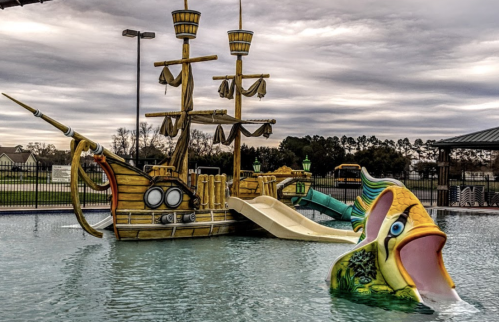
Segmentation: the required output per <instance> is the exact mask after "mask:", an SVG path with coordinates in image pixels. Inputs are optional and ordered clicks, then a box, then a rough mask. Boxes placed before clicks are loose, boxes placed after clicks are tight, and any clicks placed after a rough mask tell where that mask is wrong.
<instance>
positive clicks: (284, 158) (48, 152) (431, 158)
mask: <svg viewBox="0 0 499 322" xmlns="http://www.w3.org/2000/svg"><path fill="white" fill-rule="evenodd" d="M159 132H160V131H159V127H154V126H153V125H150V124H148V123H147V122H141V123H140V126H139V159H142V160H145V161H146V162H147V163H158V162H161V161H164V160H167V159H168V158H169V157H170V156H171V155H172V154H173V150H174V148H175V144H176V141H175V140H173V139H171V138H169V137H165V136H163V135H161V134H160V133H159ZM135 138H136V135H135V130H128V129H126V128H124V127H120V128H118V129H117V130H116V133H115V134H114V135H113V136H112V144H111V151H112V152H114V153H116V154H117V155H120V156H122V157H124V158H125V159H130V160H134V159H135ZM433 143H435V141H434V140H427V141H423V140H421V139H416V140H414V141H412V142H411V141H410V140H409V139H408V138H403V139H398V140H389V139H385V140H380V139H378V138H377V137H376V136H374V135H372V136H366V135H361V136H358V137H357V138H354V137H349V136H346V135H343V136H341V137H338V136H333V137H324V136H320V135H313V136H311V135H307V136H303V137H295V136H288V137H286V138H285V139H284V140H282V141H281V142H280V144H279V146H278V147H265V146H262V147H251V146H248V145H246V144H243V145H242V147H241V169H242V170H252V169H253V162H254V161H255V159H258V161H259V162H260V163H261V169H262V171H264V172H268V171H273V170H276V169H278V168H279V167H281V166H284V165H286V166H288V167H290V168H292V169H301V168H302V162H303V160H304V159H305V158H306V157H308V159H309V160H310V161H311V162H312V167H311V171H312V172H313V173H314V174H317V175H321V176H323V175H327V174H329V173H331V172H332V171H333V170H334V168H335V167H336V166H338V165H340V164H343V163H357V164H360V165H361V166H363V167H366V168H367V170H368V171H369V172H370V173H371V174H373V175H375V176H387V175H396V174H400V173H401V172H403V171H409V170H413V171H417V172H418V173H419V174H420V175H421V176H429V175H432V174H435V172H436V168H437V164H436V159H437V156H438V148H435V147H433V146H432V145H433ZM25 150H30V151H31V152H32V153H33V154H34V155H35V156H36V157H37V159H38V160H39V161H42V162H44V163H46V164H69V163H70V162H71V154H70V152H69V151H60V150H57V149H56V148H55V146H54V145H52V144H45V143H41V142H34V143H29V144H28V146H27V148H26V149H25ZM188 151H189V152H188V153H189V162H190V167H191V168H194V167H196V166H210V167H219V168H220V169H221V171H222V172H224V173H228V174H230V173H232V167H233V155H232V147H229V148H225V147H222V146H220V145H219V144H213V136H212V135H210V134H207V133H204V132H202V131H199V130H197V129H194V130H192V131H191V141H190V142H189V147H188ZM451 160H452V161H451V175H453V176H458V175H460V173H461V172H462V171H483V170H493V171H494V172H497V174H499V158H495V157H494V155H492V153H491V151H488V150H472V149H455V150H453V151H452V154H451Z"/></svg>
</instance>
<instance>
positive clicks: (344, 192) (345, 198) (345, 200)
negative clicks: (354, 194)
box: [343, 172, 348, 203]
mask: <svg viewBox="0 0 499 322" xmlns="http://www.w3.org/2000/svg"><path fill="white" fill-rule="evenodd" d="M347 186H348V172H347V175H346V176H345V183H344V190H343V202H344V203H347Z"/></svg>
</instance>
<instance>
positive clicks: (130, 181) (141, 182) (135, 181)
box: [116, 175, 151, 186]
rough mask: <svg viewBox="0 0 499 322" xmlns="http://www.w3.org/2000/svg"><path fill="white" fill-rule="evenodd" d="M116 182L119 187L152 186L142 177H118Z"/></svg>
mask: <svg viewBox="0 0 499 322" xmlns="http://www.w3.org/2000/svg"><path fill="white" fill-rule="evenodd" d="M116 182H117V184H118V186H119V185H123V184H124V185H137V186H150V185H151V183H150V182H149V180H148V179H147V178H145V177H142V176H130V175H116Z"/></svg>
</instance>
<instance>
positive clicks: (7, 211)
mask: <svg viewBox="0 0 499 322" xmlns="http://www.w3.org/2000/svg"><path fill="white" fill-rule="evenodd" d="M426 209H427V210H428V211H431V210H447V211H454V212H468V213H469V212H472V213H479V214H499V207H427V208H426ZM109 210H110V209H109V206H94V207H86V208H82V211H83V212H84V213H91V212H104V211H109ZM35 213H38V214H42V213H50V214H53V213H71V214H73V207H67V206H65V207H39V208H30V207H24V208H15V207H0V216H1V215H30V214H35Z"/></svg>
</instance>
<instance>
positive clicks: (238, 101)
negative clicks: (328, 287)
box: [232, 56, 243, 197]
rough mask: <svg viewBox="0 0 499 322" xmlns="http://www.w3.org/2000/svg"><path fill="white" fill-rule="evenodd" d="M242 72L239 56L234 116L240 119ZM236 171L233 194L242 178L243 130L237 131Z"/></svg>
mask: <svg viewBox="0 0 499 322" xmlns="http://www.w3.org/2000/svg"><path fill="white" fill-rule="evenodd" d="M242 74H243V59H242V57H241V56H237V60H236V78H235V82H236V95H235V111H234V117H235V118H236V119H238V120H240V119H241V117H242V100H241V93H240V91H239V90H237V88H241V87H242V78H241V77H242ZM233 167H234V172H233V177H232V196H234V197H238V196H239V181H240V179H241V132H239V131H238V132H237V134H236V138H235V139H234V164H233Z"/></svg>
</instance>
